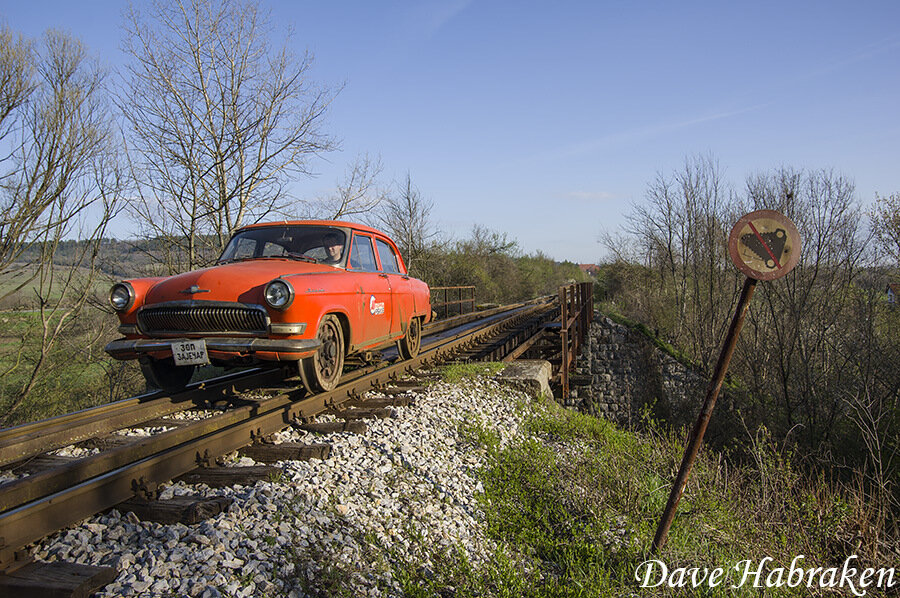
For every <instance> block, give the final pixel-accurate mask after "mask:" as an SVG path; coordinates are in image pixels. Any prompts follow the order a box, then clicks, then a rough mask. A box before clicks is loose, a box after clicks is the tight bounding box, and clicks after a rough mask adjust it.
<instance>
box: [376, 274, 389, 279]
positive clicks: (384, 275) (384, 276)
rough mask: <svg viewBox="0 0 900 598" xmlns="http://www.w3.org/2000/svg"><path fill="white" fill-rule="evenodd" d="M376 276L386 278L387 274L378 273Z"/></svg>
mask: <svg viewBox="0 0 900 598" xmlns="http://www.w3.org/2000/svg"><path fill="white" fill-rule="evenodd" d="M378 276H380V277H381V278H387V277H388V275H387V274H379V275H378Z"/></svg>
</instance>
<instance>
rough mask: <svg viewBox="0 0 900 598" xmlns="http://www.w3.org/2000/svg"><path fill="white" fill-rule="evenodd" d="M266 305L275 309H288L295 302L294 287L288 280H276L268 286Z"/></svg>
mask: <svg viewBox="0 0 900 598" xmlns="http://www.w3.org/2000/svg"><path fill="white" fill-rule="evenodd" d="M265 297H266V303H268V304H269V305H270V306H271V307H274V308H275V309H286V308H287V307H288V306H289V305H290V304H291V302H292V301H293V300H294V287H292V286H291V283H289V282H288V281H286V280H282V279H281V278H276V279H275V280H273V281H272V282H270V283H269V284H267V285H266V290H265Z"/></svg>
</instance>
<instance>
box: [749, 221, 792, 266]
mask: <svg viewBox="0 0 900 598" xmlns="http://www.w3.org/2000/svg"><path fill="white" fill-rule="evenodd" d="M760 237H762V241H760V240H759V238H760ZM786 241H787V233H786V232H785V230H784V229H783V228H778V229H775V232H773V233H762V234H760V235H759V236H757V235H755V234H753V233H748V234H746V235H741V243H743V244H744V245H746V246H747V247H748V248H749V249H750V251H752V252H753V253H755V254H756V255H757V256H758V257H759V259H761V260H763V261H764V262H765V263H766V268H774V267H775V266H776V265H778V264H777V262H776V261H775V259H776V257H773V256H777V257H780V256H781V254H782V253H784V244H785V242H786ZM763 243H765V245H763ZM767 246H768V249H769V250H770V251H771V253H769V251H767V250H766V247H767Z"/></svg>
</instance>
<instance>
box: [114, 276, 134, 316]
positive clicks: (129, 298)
mask: <svg viewBox="0 0 900 598" xmlns="http://www.w3.org/2000/svg"><path fill="white" fill-rule="evenodd" d="M109 303H110V304H111V305H112V307H113V309H114V310H116V311H128V308H130V307H131V306H132V305H133V304H134V288H132V286H131V285H130V284H128V283H127V282H120V283H118V284H114V285H113V286H112V288H111V289H110V290H109Z"/></svg>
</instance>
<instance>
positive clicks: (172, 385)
mask: <svg viewBox="0 0 900 598" xmlns="http://www.w3.org/2000/svg"><path fill="white" fill-rule="evenodd" d="M195 369H196V366H193V365H180V366H179V365H175V362H174V361H173V360H172V358H171V357H169V358H167V359H142V360H141V372H143V374H144V378H145V379H146V380H147V385H148V386H152V387H154V388H160V389H162V390H164V391H166V392H179V391H181V390H184V387H185V386H187V385H188V382H190V381H191V376H193V375H194V370H195Z"/></svg>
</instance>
